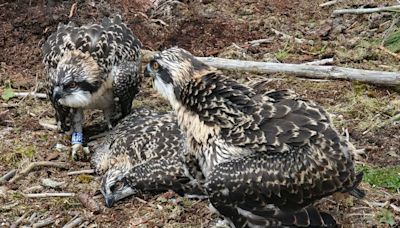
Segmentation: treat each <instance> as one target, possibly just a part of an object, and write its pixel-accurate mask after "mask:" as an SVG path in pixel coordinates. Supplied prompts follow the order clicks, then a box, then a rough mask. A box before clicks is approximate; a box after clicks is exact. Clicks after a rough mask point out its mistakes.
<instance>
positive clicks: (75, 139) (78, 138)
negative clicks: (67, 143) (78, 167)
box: [71, 132, 83, 145]
mask: <svg viewBox="0 0 400 228" xmlns="http://www.w3.org/2000/svg"><path fill="white" fill-rule="evenodd" d="M71 143H72V145H73V144H83V134H82V132H73V133H72V139H71Z"/></svg>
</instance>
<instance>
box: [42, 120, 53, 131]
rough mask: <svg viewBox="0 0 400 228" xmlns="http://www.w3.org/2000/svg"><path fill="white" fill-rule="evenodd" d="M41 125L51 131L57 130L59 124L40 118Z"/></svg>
mask: <svg viewBox="0 0 400 228" xmlns="http://www.w3.org/2000/svg"><path fill="white" fill-rule="evenodd" d="M39 125H40V126H42V127H43V128H44V129H47V130H50V131H57V130H58V126H57V125H55V124H51V123H46V122H45V121H44V120H42V119H40V120H39Z"/></svg>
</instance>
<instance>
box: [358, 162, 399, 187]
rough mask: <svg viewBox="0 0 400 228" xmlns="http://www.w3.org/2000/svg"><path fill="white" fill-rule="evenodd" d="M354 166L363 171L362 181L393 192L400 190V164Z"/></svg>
mask: <svg viewBox="0 0 400 228" xmlns="http://www.w3.org/2000/svg"><path fill="white" fill-rule="evenodd" d="M356 168H357V170H358V171H363V172H364V177H363V182H366V183H368V184H370V185H371V186H376V187H382V188H386V189H389V190H391V191H394V192H395V191H398V190H400V166H393V167H385V168H373V167H370V166H357V167H356Z"/></svg>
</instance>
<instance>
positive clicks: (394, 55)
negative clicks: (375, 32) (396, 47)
mask: <svg viewBox="0 0 400 228" xmlns="http://www.w3.org/2000/svg"><path fill="white" fill-rule="evenodd" d="M379 49H381V50H382V51H384V52H385V53H387V54H389V55H391V56H393V57H395V58H396V59H398V60H400V55H398V54H396V53H394V52H392V51H390V50H389V49H387V48H385V47H384V46H379Z"/></svg>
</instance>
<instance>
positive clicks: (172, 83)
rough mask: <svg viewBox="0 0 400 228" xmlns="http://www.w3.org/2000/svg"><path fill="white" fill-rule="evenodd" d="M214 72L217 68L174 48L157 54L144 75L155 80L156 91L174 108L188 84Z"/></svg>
mask: <svg viewBox="0 0 400 228" xmlns="http://www.w3.org/2000/svg"><path fill="white" fill-rule="evenodd" d="M212 71H215V68H212V67H210V66H208V65H206V64H204V63H203V62H201V61H199V60H197V59H196V58H195V57H194V56H193V55H192V54H190V53H189V52H188V51H186V50H184V49H181V48H177V47H173V48H170V49H167V50H164V51H162V52H160V53H157V54H155V55H154V56H153V58H152V59H151V61H150V63H149V64H147V66H146V68H145V71H144V75H145V76H147V77H152V78H153V86H154V87H155V89H156V90H157V91H158V92H159V93H160V94H161V95H162V96H163V97H164V98H165V99H167V100H168V101H169V102H170V103H171V105H172V106H173V107H174V104H176V103H177V101H178V99H179V94H180V91H181V90H182V88H183V87H184V86H185V85H186V83H188V82H189V81H190V80H191V79H192V78H196V77H199V76H201V75H204V74H205V73H206V72H212Z"/></svg>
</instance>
